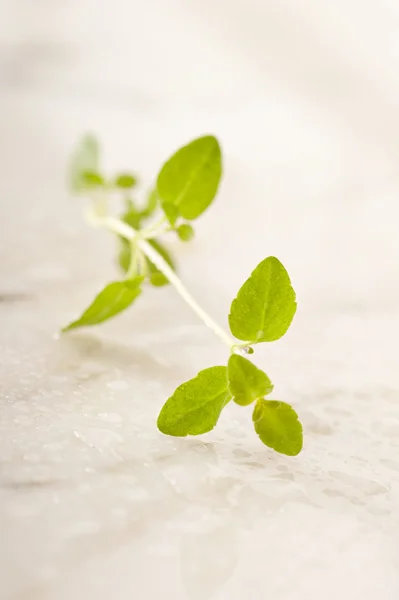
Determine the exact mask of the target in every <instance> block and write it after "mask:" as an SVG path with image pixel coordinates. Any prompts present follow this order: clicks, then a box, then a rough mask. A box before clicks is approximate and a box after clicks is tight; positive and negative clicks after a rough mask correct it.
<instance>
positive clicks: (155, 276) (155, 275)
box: [146, 239, 175, 287]
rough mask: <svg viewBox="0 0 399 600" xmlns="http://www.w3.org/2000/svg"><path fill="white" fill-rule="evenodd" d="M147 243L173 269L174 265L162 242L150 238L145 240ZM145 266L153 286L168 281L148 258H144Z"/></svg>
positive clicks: (158, 285) (165, 283)
mask: <svg viewBox="0 0 399 600" xmlns="http://www.w3.org/2000/svg"><path fill="white" fill-rule="evenodd" d="M147 241H148V243H149V244H151V246H152V247H153V248H154V249H155V250H156V251H157V252H158V254H160V255H161V256H162V258H163V259H164V260H166V262H167V263H168V265H169V266H170V267H171V268H172V269H173V270H175V265H174V262H173V259H172V257H171V255H170V254H169V251H168V250H167V249H166V248H165V246H164V245H163V244H161V243H160V242H158V240H155V239H150V240H147ZM146 261H147V267H148V271H149V274H150V282H151V283H152V285H153V286H155V287H161V286H163V285H167V284H168V283H169V280H168V278H167V277H166V276H165V275H164V274H163V273H161V271H160V270H159V269H158V268H157V267H156V266H155V265H154V263H152V262H151V261H150V260H149V258H146Z"/></svg>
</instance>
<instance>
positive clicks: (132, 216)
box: [121, 198, 141, 229]
mask: <svg viewBox="0 0 399 600" xmlns="http://www.w3.org/2000/svg"><path fill="white" fill-rule="evenodd" d="M125 206H126V210H125V212H124V213H123V215H122V216H121V219H122V221H123V222H124V223H127V224H128V225H130V227H133V228H134V229H140V225H141V214H140V211H138V210H137V208H136V206H135V204H134V202H133V200H131V199H130V198H127V199H126V201H125Z"/></svg>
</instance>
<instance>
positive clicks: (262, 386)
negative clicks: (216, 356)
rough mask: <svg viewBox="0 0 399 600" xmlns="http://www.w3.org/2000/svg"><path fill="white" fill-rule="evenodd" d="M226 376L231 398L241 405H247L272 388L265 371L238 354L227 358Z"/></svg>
mask: <svg viewBox="0 0 399 600" xmlns="http://www.w3.org/2000/svg"><path fill="white" fill-rule="evenodd" d="M227 378H228V380H229V390H230V392H231V395H232V396H233V400H234V402H236V403H237V404H240V405H241V406H247V405H248V404H251V403H252V402H254V401H255V400H257V399H258V398H260V397H261V396H266V395H267V394H270V392H271V391H272V390H273V384H272V382H271V381H270V379H269V378H268V376H267V375H266V373H264V372H263V371H261V370H260V369H258V368H257V367H255V365H254V364H252V363H251V361H249V360H247V359H246V358H244V357H243V356H239V355H238V354H232V355H231V356H230V358H229V362H228V365H227Z"/></svg>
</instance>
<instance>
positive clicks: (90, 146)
mask: <svg viewBox="0 0 399 600" xmlns="http://www.w3.org/2000/svg"><path fill="white" fill-rule="evenodd" d="M69 175H70V183H71V187H72V189H73V190H74V191H75V192H76V193H78V194H84V195H85V196H87V197H88V198H89V210H88V212H87V217H88V221H89V223H90V224H92V225H94V226H96V227H102V228H105V229H107V230H108V231H110V232H112V233H113V234H114V235H116V238H117V241H118V245H119V248H118V255H117V262H118V264H119V267H120V269H121V272H122V276H121V277H120V279H119V280H116V281H113V282H111V283H108V284H107V285H106V286H105V287H104V288H103V290H101V291H100V292H99V293H98V295H97V296H96V297H95V299H94V300H93V301H92V303H91V304H90V306H89V307H88V308H87V309H86V310H85V311H84V312H83V314H82V315H81V316H80V317H79V318H78V319H76V320H74V321H73V322H72V323H70V324H69V325H67V326H66V327H64V328H63V330H62V331H63V332H66V331H70V330H72V329H76V328H79V327H87V326H93V325H97V324H99V323H102V322H104V321H106V320H108V319H110V318H112V317H114V316H116V315H118V314H119V313H121V312H122V311H124V310H126V309H127V308H128V307H129V306H130V305H131V304H133V302H135V300H136V299H137V298H138V297H139V296H140V295H141V294H142V291H143V288H144V286H145V285H147V284H150V285H153V286H163V285H166V284H169V283H170V284H172V285H173V286H174V288H175V289H176V291H177V292H178V293H179V294H180V296H181V297H182V298H183V299H184V300H185V301H186V302H187V303H188V305H189V306H190V307H191V308H192V309H193V310H194V312H195V313H196V314H197V315H198V316H199V317H200V318H201V319H202V321H203V322H204V323H205V324H206V325H207V326H208V327H210V329H212V331H213V332H214V333H215V334H216V335H217V336H218V337H219V338H220V339H221V340H222V341H223V342H224V343H225V344H226V345H227V346H228V348H229V356H228V357H227V364H226V365H225V366H215V367H209V368H207V369H204V370H203V371H200V372H199V373H198V375H197V376H196V377H194V378H193V379H190V380H189V381H186V382H185V383H182V384H181V385H180V386H179V387H178V388H177V389H176V390H175V392H174V393H173V394H172V395H171V396H170V398H169V399H168V400H167V401H166V403H165V404H164V406H163V408H162V410H161V412H160V414H159V416H158V420H157V425H158V429H159V430H160V431H161V432H162V433H164V434H166V435H171V436H187V435H200V434H204V433H207V432H208V431H211V429H213V428H214V427H215V425H216V424H217V422H218V419H219V417H220V414H221V412H222V410H223V409H224V408H225V407H226V406H227V404H228V403H229V402H230V401H231V400H233V401H234V402H235V403H236V404H238V405H240V406H242V407H245V406H248V405H250V404H254V410H253V415H252V420H253V424H254V429H255V432H256V433H257V435H258V436H259V438H260V440H261V441H262V442H263V443H264V444H265V445H266V446H269V447H270V448H273V449H274V450H275V451H277V452H280V453H282V454H287V455H289V456H294V455H296V454H298V453H299V452H300V451H301V449H302V426H301V424H300V422H299V420H298V415H297V414H296V412H295V411H294V409H293V408H292V407H291V406H290V405H289V404H286V403H285V402H281V401H277V400H271V399H268V398H267V399H266V398H265V397H266V396H269V394H271V393H272V391H273V384H272V382H271V380H270V379H269V377H268V376H267V375H266V373H264V372H263V371H262V370H261V369H259V368H258V367H257V366H255V365H254V364H253V363H252V362H251V361H250V360H249V359H248V358H247V357H248V356H249V355H251V354H253V352H254V349H253V346H254V345H256V344H259V343H263V342H272V341H275V340H278V339H279V338H281V337H282V336H283V335H284V334H285V333H286V332H287V330H288V328H289V326H290V324H291V321H292V319H293V317H294V315H295V312H296V306H297V305H296V298H295V292H294V290H293V288H292V285H291V282H290V278H289V276H288V273H287V271H286V269H285V268H284V266H283V265H282V264H281V262H280V261H279V260H278V259H277V258H275V257H273V256H269V257H268V258H265V259H264V260H262V262H260V263H259V265H258V266H257V267H256V268H255V269H254V271H253V272H252V273H251V275H250V277H249V278H248V279H247V281H245V283H244V284H243V285H242V286H241V288H240V290H239V291H238V293H237V296H236V298H235V299H234V300H233V302H232V304H231V308H230V314H229V318H228V322H229V326H230V332H231V333H227V332H226V331H225V330H224V329H223V328H222V327H220V326H219V325H218V324H217V323H216V322H215V321H214V320H213V319H212V318H211V317H210V316H209V315H208V314H207V313H206V312H205V310H204V309H203V308H202V307H201V306H200V305H199V304H198V303H197V302H196V300H195V299H194V298H193V296H192V295H191V294H190V292H189V291H188V290H187V288H186V287H185V286H184V284H183V282H182V281H181V280H180V278H179V277H178V275H177V274H176V270H175V261H174V259H173V257H172V256H171V254H170V252H169V250H168V248H167V247H166V246H165V245H164V243H163V241H160V236H163V235H164V234H166V233H168V232H172V233H174V234H175V235H177V236H178V238H179V239H180V240H181V241H182V242H189V241H190V240H191V239H192V238H193V236H194V228H193V226H192V225H191V222H192V221H194V220H195V219H197V218H198V217H199V216H200V215H201V214H202V213H203V212H204V211H205V210H206V209H207V208H208V207H209V206H210V205H211V203H212V202H213V200H214V198H215V195H216V193H217V190H218V187H219V183H220V179H221V175H222V153H221V149H220V146H219V143H218V141H217V139H216V138H215V137H214V136H211V135H206V136H203V137H200V138H198V139H196V140H194V141H192V142H190V143H189V144H187V145H185V146H183V147H182V148H180V149H179V150H178V151H177V152H176V153H175V154H173V155H172V156H171V157H170V158H169V159H168V160H167V161H166V162H165V164H164V165H163V166H162V167H161V170H160V172H159V174H158V176H157V178H156V184H155V186H154V187H153V188H152V189H151V190H150V191H149V192H148V193H147V195H146V197H145V199H144V200H142V201H141V202H140V201H139V196H138V194H137V187H138V179H137V176H136V175H135V174H133V173H128V172H121V173H119V174H116V175H115V176H113V177H108V176H107V175H105V174H104V173H103V172H102V171H101V168H100V151H99V145H98V143H97V141H96V140H95V138H94V137H93V136H86V137H85V138H84V139H83V140H82V142H81V143H80V145H79V146H78V148H77V149H76V151H75V153H74V155H73V158H72V161H71V165H70V173H69ZM115 194H116V195H119V197H120V199H121V202H122V209H121V214H120V216H119V218H118V217H114V216H112V215H111V214H110V210H109V206H110V198H111V196H115ZM237 340H239V341H237Z"/></svg>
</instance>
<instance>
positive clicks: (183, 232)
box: [176, 223, 194, 242]
mask: <svg viewBox="0 0 399 600" xmlns="http://www.w3.org/2000/svg"><path fill="white" fill-rule="evenodd" d="M176 232H177V235H178V236H179V238H180V239H181V241H182V242H189V241H190V240H192V239H193V237H194V229H193V228H192V227H191V225H189V224H188V223H183V224H182V225H179V227H178V228H177V229H176Z"/></svg>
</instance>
